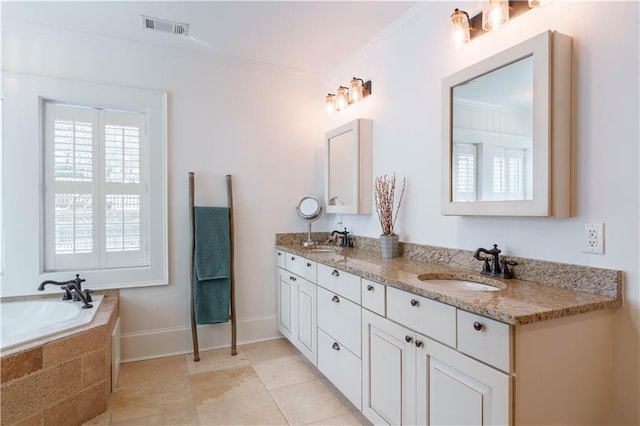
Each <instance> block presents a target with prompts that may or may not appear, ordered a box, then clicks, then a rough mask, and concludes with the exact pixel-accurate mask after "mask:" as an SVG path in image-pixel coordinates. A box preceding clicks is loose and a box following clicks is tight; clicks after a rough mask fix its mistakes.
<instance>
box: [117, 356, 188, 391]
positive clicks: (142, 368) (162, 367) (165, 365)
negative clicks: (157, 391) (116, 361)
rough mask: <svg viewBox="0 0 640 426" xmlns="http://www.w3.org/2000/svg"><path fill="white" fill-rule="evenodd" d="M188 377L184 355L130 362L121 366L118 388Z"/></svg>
mask: <svg viewBox="0 0 640 426" xmlns="http://www.w3.org/2000/svg"><path fill="white" fill-rule="evenodd" d="M186 375H187V367H186V365H185V362H184V356H183V355H178V356H170V357H165V358H156V359H150V360H147V361H136V362H129V363H126V364H122V365H121V366H120V376H119V378H118V388H120V387H126V386H131V385H138V384H142V383H148V382H155V381H162V380H165V379H170V378H184V377H185V376H186Z"/></svg>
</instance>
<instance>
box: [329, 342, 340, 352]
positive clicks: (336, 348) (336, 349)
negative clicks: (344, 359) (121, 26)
mask: <svg viewBox="0 0 640 426" xmlns="http://www.w3.org/2000/svg"><path fill="white" fill-rule="evenodd" d="M331 347H332V348H333V350H335V351H339V350H340V345H339V344H338V342H333V345H332V346H331Z"/></svg>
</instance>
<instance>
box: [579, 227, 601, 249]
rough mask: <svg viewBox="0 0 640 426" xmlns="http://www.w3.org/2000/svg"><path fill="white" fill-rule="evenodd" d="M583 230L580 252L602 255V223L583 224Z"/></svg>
mask: <svg viewBox="0 0 640 426" xmlns="http://www.w3.org/2000/svg"><path fill="white" fill-rule="evenodd" d="M583 229H584V231H583V237H582V241H583V242H582V245H583V249H582V251H583V252H584V253H594V254H604V223H585V224H583Z"/></svg>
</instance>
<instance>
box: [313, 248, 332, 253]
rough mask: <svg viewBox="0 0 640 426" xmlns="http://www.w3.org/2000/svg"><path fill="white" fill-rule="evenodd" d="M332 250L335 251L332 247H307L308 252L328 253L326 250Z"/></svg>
mask: <svg viewBox="0 0 640 426" xmlns="http://www.w3.org/2000/svg"><path fill="white" fill-rule="evenodd" d="M332 251H336V249H332V248H312V249H309V252H310V253H328V252H332Z"/></svg>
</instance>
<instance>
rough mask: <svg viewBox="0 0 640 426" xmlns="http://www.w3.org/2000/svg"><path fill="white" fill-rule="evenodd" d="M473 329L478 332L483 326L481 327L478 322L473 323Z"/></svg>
mask: <svg viewBox="0 0 640 426" xmlns="http://www.w3.org/2000/svg"><path fill="white" fill-rule="evenodd" d="M473 328H474V329H475V330H477V331H480V330H482V329H483V328H484V325H482V323H480V322H478V321H474V323H473Z"/></svg>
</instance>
